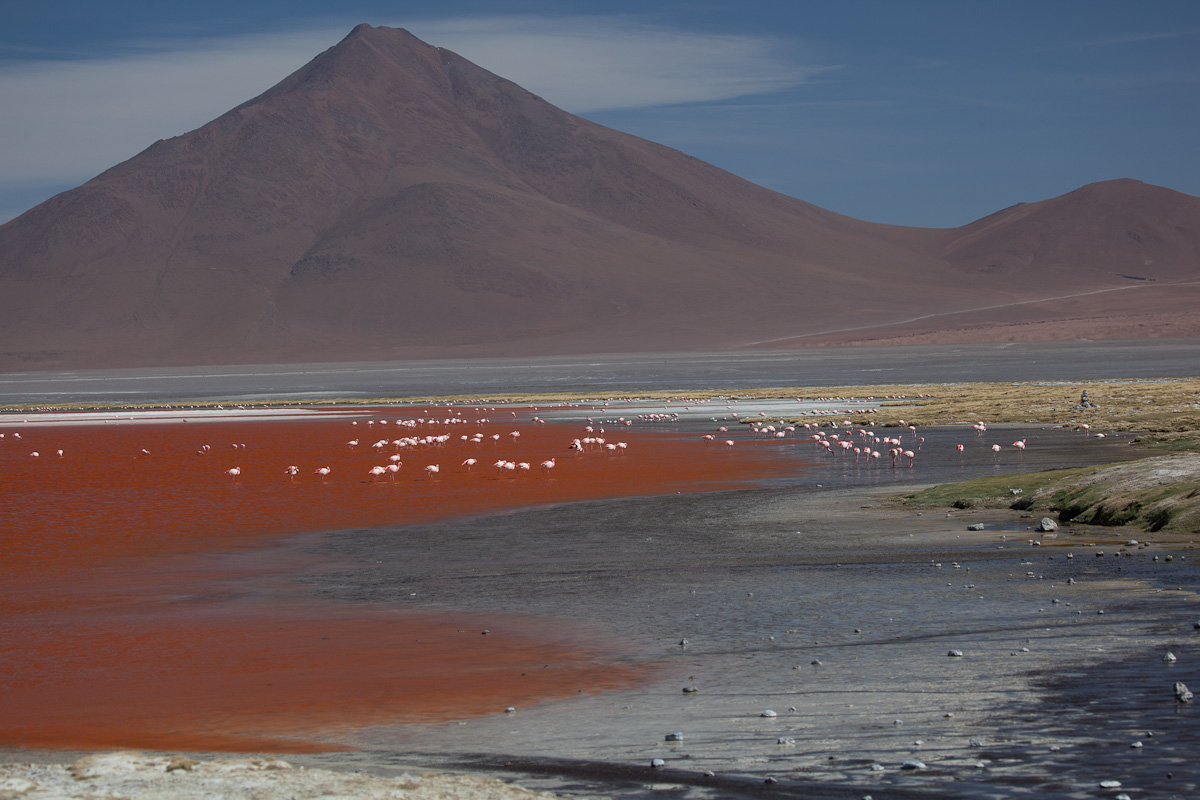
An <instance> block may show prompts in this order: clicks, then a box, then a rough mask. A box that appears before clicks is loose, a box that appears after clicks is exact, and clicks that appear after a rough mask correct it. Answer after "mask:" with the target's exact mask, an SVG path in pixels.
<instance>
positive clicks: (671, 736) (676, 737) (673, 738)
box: [666, 731, 683, 742]
mask: <svg viewBox="0 0 1200 800" xmlns="http://www.w3.org/2000/svg"><path fill="white" fill-rule="evenodd" d="M666 740H667V741H668V742H682V741H683V732H682V731H675V732H674V733H668V734H667V739H666Z"/></svg>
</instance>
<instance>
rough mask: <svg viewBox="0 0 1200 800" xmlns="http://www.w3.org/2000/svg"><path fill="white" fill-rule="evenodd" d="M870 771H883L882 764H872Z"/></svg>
mask: <svg viewBox="0 0 1200 800" xmlns="http://www.w3.org/2000/svg"><path fill="white" fill-rule="evenodd" d="M871 772H883V764H872V765H871Z"/></svg>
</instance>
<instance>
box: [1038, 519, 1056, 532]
mask: <svg viewBox="0 0 1200 800" xmlns="http://www.w3.org/2000/svg"><path fill="white" fill-rule="evenodd" d="M1037 529H1038V530H1039V531H1041V532H1043V533H1048V532H1050V531H1056V530H1058V523H1057V522H1055V521H1054V520H1052V519H1050V518H1049V517H1042V521H1041V522H1040V523H1038V526H1037Z"/></svg>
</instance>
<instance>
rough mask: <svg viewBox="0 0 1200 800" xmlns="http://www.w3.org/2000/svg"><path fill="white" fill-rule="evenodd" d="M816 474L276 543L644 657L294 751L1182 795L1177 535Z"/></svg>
mask: <svg viewBox="0 0 1200 800" xmlns="http://www.w3.org/2000/svg"><path fill="white" fill-rule="evenodd" d="M949 468H955V467H949ZM1039 468H1040V467H1039ZM825 469H826V472H822V467H820V466H818V467H816V468H814V469H813V470H811V471H809V472H807V473H806V474H805V475H804V477H803V481H802V482H801V481H797V482H794V483H792V484H791V485H778V486H772V487H767V488H758V489H746V490H739V491H726V492H714V493H708V494H696V495H672V496H665V497H653V498H631V499H623V500H605V501H598V502H588V503H579V504H571V505H564V506H559V507H552V508H543V509H536V510H528V511H518V512H513V513H508V514H504V515H498V516H485V517H478V518H475V519H470V520H460V521H456V522H452V523H441V524H435V525H421V526H410V527H408V528H406V529H405V530H404V532H403V533H404V535H403V536H398V535H397V533H398V532H397V531H386V530H373V531H359V532H346V533H344V534H342V535H341V536H339V538H338V539H337V541H336V542H335V541H332V540H330V539H329V538H326V537H321V536H315V537H307V538H306V540H305V541H302V542H301V541H294V542H293V543H292V545H293V546H295V547H297V548H299V549H301V550H304V551H307V552H310V553H316V554H319V555H320V559H319V560H320V562H321V563H322V564H324V565H325V566H326V569H323V570H321V571H315V572H311V573H309V574H307V575H306V576H304V578H303V579H302V580H303V581H304V582H305V584H306V585H308V586H309V587H310V588H311V590H312V591H313V592H315V593H316V594H318V595H319V596H321V597H322V598H323V599H325V600H329V601H337V602H346V603H352V604H375V603H378V604H381V605H384V606H388V605H392V604H403V603H405V602H417V599H418V598H419V602H420V603H421V604H422V605H424V606H427V607H433V608H444V609H454V608H459V607H463V606H471V607H479V606H486V607H488V608H490V609H493V610H495V611H499V612H522V613H531V614H535V615H539V616H545V617H548V618H553V619H555V620H558V621H560V622H561V623H563V624H566V625H568V626H571V625H575V626H578V629H579V630H601V631H605V632H607V633H608V634H610V635H614V636H617V637H618V638H620V639H622V640H624V641H625V642H627V643H628V646H629V650H628V653H627V656H626V658H628V659H631V660H633V661H635V662H637V663H639V664H641V665H644V666H646V667H648V668H649V669H648V671H647V672H646V673H645V674H644V676H643V677H642V678H641V679H639V680H638V681H636V682H635V683H634V684H633V685H632V686H630V687H629V688H625V689H619V690H615V691H611V692H606V693H602V694H590V695H589V694H587V692H586V689H587V687H586V686H584V685H581V686H579V687H577V689H578V690H579V691H580V695H579V696H577V697H574V698H566V699H562V700H554V701H550V702H547V703H544V704H539V705H535V706H530V707H525V706H518V707H516V710H515V711H513V712H509V713H505V712H504V709H502V708H496V709H494V710H493V711H494V713H491V714H487V715H484V716H480V717H465V716H464V717H462V718H459V719H450V720H447V721H443V722H437V723H430V724H421V725H404V726H377V727H372V728H369V729H365V730H362V731H359V732H356V733H354V734H352V735H351V736H350V737H348V738H347V740H346V744H347V745H348V746H349V747H350V748H351V751H350V752H345V753H337V754H330V755H327V756H317V757H314V759H315V760H314V761H313V762H312V763H314V764H323V765H334V766H337V767H339V768H359V769H364V770H371V771H384V772H386V771H387V770H389V769H395V768H400V767H405V766H408V767H411V765H413V764H420V765H425V766H432V767H435V768H443V769H460V770H466V771H470V772H483V773H485V774H495V775H499V776H501V777H508V778H515V779H517V780H519V782H521V783H522V784H523V785H528V786H530V787H531V788H546V789H552V790H554V791H557V792H560V793H564V794H568V795H572V796H580V797H600V796H607V797H611V796H629V797H647V796H653V795H657V794H659V793H660V792H662V791H670V792H671V793H672V794H673V795H678V796H689V797H718V796H774V795H784V796H788V795H794V796H804V797H823V796H827V797H861V796H863V795H864V794H871V795H873V796H874V797H877V798H878V797H903V796H930V795H934V794H940V795H945V796H955V797H958V796H964V797H1017V796H1036V797H1064V798H1065V797H1097V796H1115V794H1117V793H1118V791H1116V790H1105V789H1102V788H1100V785H1099V784H1100V781H1103V780H1116V781H1120V782H1121V784H1122V786H1123V787H1124V789H1122V790H1120V791H1126V792H1129V793H1130V794H1131V796H1146V797H1191V796H1195V795H1196V793H1197V792H1198V791H1200V787H1198V784H1200V770H1198V768H1197V766H1196V763H1195V758H1194V753H1196V752H1197V746H1200V720H1198V719H1197V716H1196V709H1195V707H1194V705H1181V704H1177V703H1176V702H1175V700H1174V696H1173V686H1174V683H1175V682H1176V681H1184V682H1186V683H1188V684H1189V686H1191V685H1194V684H1200V668H1198V667H1197V662H1196V653H1197V648H1196V644H1195V643H1196V641H1197V637H1200V631H1196V630H1195V629H1194V627H1193V626H1194V623H1196V622H1198V621H1200V603H1198V601H1197V595H1196V591H1197V588H1198V585H1200V582H1198V581H1197V573H1196V570H1195V566H1194V563H1193V558H1194V557H1195V556H1194V554H1193V551H1192V550H1191V549H1190V547H1189V546H1188V545H1187V544H1186V543H1183V544H1179V545H1173V546H1171V547H1168V548H1164V547H1160V546H1158V545H1153V546H1150V547H1123V543H1124V542H1125V540H1126V538H1127V536H1128V534H1126V533H1122V532H1119V531H1113V530H1106V529H1103V528H1082V527H1080V528H1076V527H1072V526H1064V527H1063V528H1062V529H1060V531H1059V532H1058V533H1057V535H1056V536H1054V537H1053V538H1051V537H1048V536H1045V535H1044V534H1040V533H1036V532H1034V531H1033V530H1032V528H1033V527H1034V526H1035V525H1036V524H1037V522H1038V520H1037V519H1029V518H1025V517H1023V516H1022V515H1021V514H1020V513H1018V512H1012V511H1007V510H999V511H980V512H973V511H954V512H952V513H951V514H949V515H947V514H946V513H944V512H931V511H924V512H918V511H912V510H908V509H902V508H897V507H895V506H893V505H891V504H889V503H887V502H886V498H887V497H889V496H891V495H893V494H894V493H895V491H896V486H895V485H887V486H878V487H875V488H869V489H863V488H851V487H847V486H844V485H834V484H836V483H837V481H836V480H835V477H836V476H835V475H834V474H833V473H835V472H836V470H838V469H840V467H837V466H836V465H833V464H830V465H827V467H826V468H825ZM819 481H823V482H824V483H826V484H829V485H825V486H822V488H820V489H818V488H816V485H815V484H816V482H819ZM974 522H984V523H985V526H986V527H985V530H984V531H981V532H971V531H967V530H966V527H967V525H968V524H971V523H974ZM1031 540H1033V541H1039V540H1040V541H1041V544H1040V545H1034V544H1031ZM1088 544H1092V545H1095V546H1094V547H1088V546H1086V545H1088ZM1100 551H1103V552H1104V553H1105V555H1103V556H1097V555H1096V553H1097V552H1100ZM1068 554H1070V555H1071V556H1073V557H1071V558H1068ZM1118 554H1119V555H1118ZM1168 554H1170V555H1171V556H1172V558H1171V560H1170V561H1167V560H1166V558H1165V557H1166V555H1168ZM1156 555H1157V556H1158V560H1157V561H1156V560H1154V557H1155V556H1156ZM335 565H340V566H335ZM1101 612H1103V613H1101ZM684 641H686V644H681V643H682V642H684ZM951 651H961V653H962V656H961V657H959V656H951V655H949V654H950V652H951ZM1167 652H1172V653H1174V654H1175V655H1176V656H1177V659H1178V660H1177V661H1176V662H1174V663H1172V664H1168V663H1165V662H1164V661H1163V657H1164V655H1165V654H1166V653H1167ZM554 669H556V665H555V664H554V663H548V664H545V665H543V670H545V671H553V670H554ZM693 688H694V689H695V691H694V692H693V691H686V692H685V691H684V690H685V689H688V690H690V689H693ZM481 711H486V709H481ZM767 711H774V712H775V715H774V716H763V714H764V712H767ZM675 733H679V734H682V736H681V737H680V740H678V741H668V740H667V737H668V735H670V734H675ZM1135 743H1140V746H1136V747H1135V746H1134V745H1135ZM652 759H662V761H663V762H664V764H663V766H661V767H658V768H653V767H651V766H650V764H651V760H652ZM911 761H920V762H921V763H923V764H924V768H919V769H905V768H904V766H903V765H904V763H905V762H911ZM709 773H711V774H709Z"/></svg>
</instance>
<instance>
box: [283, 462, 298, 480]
mask: <svg viewBox="0 0 1200 800" xmlns="http://www.w3.org/2000/svg"><path fill="white" fill-rule="evenodd" d="M283 471H284V472H285V473H287V476H288V480H289V481H291V480H295V478H296V473H298V472H300V468H299V467H297V466H296V465H295V464H293V465H292V466H290V467H284V468H283Z"/></svg>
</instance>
